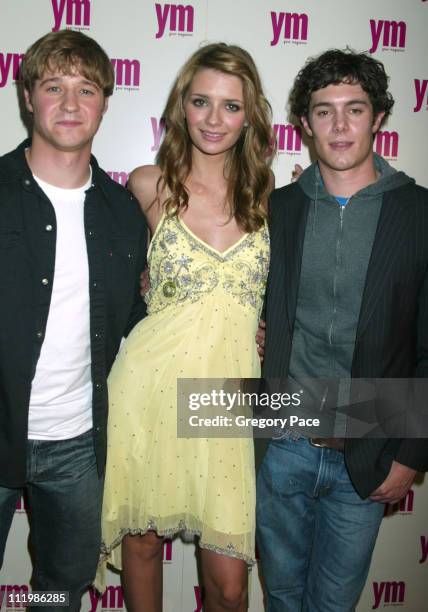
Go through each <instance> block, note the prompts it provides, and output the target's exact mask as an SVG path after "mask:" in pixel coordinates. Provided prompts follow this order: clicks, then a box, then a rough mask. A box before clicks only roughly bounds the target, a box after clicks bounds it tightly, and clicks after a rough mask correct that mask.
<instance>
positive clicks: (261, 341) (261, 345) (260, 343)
mask: <svg viewBox="0 0 428 612" xmlns="http://www.w3.org/2000/svg"><path fill="white" fill-rule="evenodd" d="M265 329H266V323H265V322H264V321H263V319H260V321H259V328H258V330H257V333H256V344H257V352H258V354H259V357H260V362H263V357H264V354H265V336H266V331H265Z"/></svg>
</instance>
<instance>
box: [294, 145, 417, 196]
mask: <svg viewBox="0 0 428 612" xmlns="http://www.w3.org/2000/svg"><path fill="white" fill-rule="evenodd" d="M374 163H375V166H376V170H377V171H378V172H379V173H380V176H379V178H378V180H377V181H376V182H375V183H372V184H371V185H367V187H364V188H363V189H360V190H359V191H357V193H355V194H354V195H353V196H352V197H353V198H355V197H356V196H357V197H358V198H361V199H366V198H367V199H370V198H373V197H376V196H379V195H382V194H384V193H385V192H387V191H391V189H396V188H397V187H400V186H401V185H405V184H407V183H414V182H415V180H414V179H412V178H410V177H409V176H407V174H406V173H405V172H402V171H397V170H395V169H394V168H393V167H392V166H390V165H389V164H388V162H386V161H385V160H384V159H383V158H382V157H381V156H380V155H377V154H376V153H375V154H374ZM298 183H299V186H300V187H301V188H302V189H303V191H304V192H305V194H306V195H307V196H308V197H310V198H311V200H314V201H315V202H317V200H334V197H333V196H332V195H330V194H329V193H328V191H327V190H326V188H325V186H324V183H323V180H322V178H321V173H320V170H319V166H318V162H314V163H313V164H311V165H310V166H309V167H308V168H306V170H304V172H302V174H301V175H300V177H299V180H298ZM335 195H338V196H340V195H341V194H340V193H338V194H335Z"/></svg>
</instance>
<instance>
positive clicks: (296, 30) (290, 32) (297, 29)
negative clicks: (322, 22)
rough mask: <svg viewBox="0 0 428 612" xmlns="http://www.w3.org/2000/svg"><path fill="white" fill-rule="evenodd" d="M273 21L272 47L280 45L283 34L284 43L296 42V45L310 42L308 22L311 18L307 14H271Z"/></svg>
mask: <svg viewBox="0 0 428 612" xmlns="http://www.w3.org/2000/svg"><path fill="white" fill-rule="evenodd" d="M270 17H271V20H272V35H273V38H272V40H271V41H270V45H271V47H274V46H275V45H277V44H278V42H279V39H280V36H281V34H282V36H283V39H284V43H289V42H290V41H291V42H294V43H296V44H299V43H300V44H303V42H305V43H306V41H307V40H308V22H309V18H308V16H307V15H306V13H300V14H299V13H277V12H276V11H271V12H270Z"/></svg>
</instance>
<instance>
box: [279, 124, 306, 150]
mask: <svg viewBox="0 0 428 612" xmlns="http://www.w3.org/2000/svg"><path fill="white" fill-rule="evenodd" d="M273 131H274V134H275V139H276V146H277V150H278V152H279V153H288V154H289V155H298V154H299V153H301V151H302V128H301V127H299V126H297V125H292V124H291V123H288V124H287V125H284V124H282V123H274V126H273Z"/></svg>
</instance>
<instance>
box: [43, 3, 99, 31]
mask: <svg viewBox="0 0 428 612" xmlns="http://www.w3.org/2000/svg"><path fill="white" fill-rule="evenodd" d="M51 2H52V11H53V17H54V25H53V28H52V32H58V30H61V29H62V28H70V29H73V30H89V28H90V26H91V0H51Z"/></svg>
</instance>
